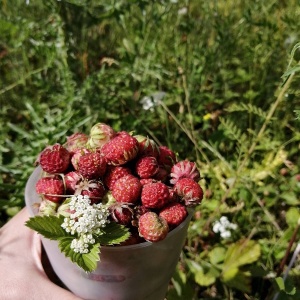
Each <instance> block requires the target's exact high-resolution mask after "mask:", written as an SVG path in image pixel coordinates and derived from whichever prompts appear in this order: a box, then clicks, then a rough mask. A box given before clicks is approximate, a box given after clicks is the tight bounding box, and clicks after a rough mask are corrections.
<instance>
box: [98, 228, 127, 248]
mask: <svg viewBox="0 0 300 300" xmlns="http://www.w3.org/2000/svg"><path fill="white" fill-rule="evenodd" d="M101 231H102V232H101V234H99V235H96V236H95V240H96V241H97V242H98V243H100V244H101V245H114V244H120V243H122V242H124V241H126V240H127V239H128V238H129V237H130V232H129V229H128V228H126V227H125V226H123V225H120V224H117V223H115V222H111V223H108V224H106V226H105V227H104V228H103V229H102V230H101Z"/></svg>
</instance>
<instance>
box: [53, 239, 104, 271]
mask: <svg viewBox="0 0 300 300" xmlns="http://www.w3.org/2000/svg"><path fill="white" fill-rule="evenodd" d="M73 239H74V237H72V236H68V237H61V238H59V239H58V246H59V249H60V251H61V252H62V253H64V254H65V256H66V257H68V258H70V259H71V261H72V262H74V263H76V264H77V265H78V266H79V267H80V268H82V269H83V270H84V271H86V272H92V271H94V270H95V269H96V268H97V262H98V261H99V260H100V244H99V243H97V244H94V245H93V246H92V247H91V249H90V252H89V253H76V252H75V251H74V250H73V249H71V242H72V240H73Z"/></svg>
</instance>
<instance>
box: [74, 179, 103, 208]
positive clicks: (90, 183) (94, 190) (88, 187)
mask: <svg viewBox="0 0 300 300" xmlns="http://www.w3.org/2000/svg"><path fill="white" fill-rule="evenodd" d="M105 193H106V190H105V187H104V185H103V183H102V182H101V181H100V180H87V179H84V180H82V181H80V182H79V184H78V185H76V190H75V193H74V194H75V195H83V196H85V195H86V196H89V198H90V199H91V202H92V203H99V202H100V200H101V199H102V198H103V197H104V195H105Z"/></svg>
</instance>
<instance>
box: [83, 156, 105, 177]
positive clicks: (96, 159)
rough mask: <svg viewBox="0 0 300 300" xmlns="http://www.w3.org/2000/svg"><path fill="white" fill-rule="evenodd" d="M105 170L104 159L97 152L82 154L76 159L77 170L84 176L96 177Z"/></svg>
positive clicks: (101, 174)
mask: <svg viewBox="0 0 300 300" xmlns="http://www.w3.org/2000/svg"><path fill="white" fill-rule="evenodd" d="M105 171H106V161H105V159H104V157H103V156H102V155H101V154H100V153H99V152H92V153H87V154H84V155H82V156H81V157H80V158H79V161H78V172H79V173H80V174H81V175H82V176H83V177H85V178H88V179H98V178H100V177H102V176H103V175H104V173H105Z"/></svg>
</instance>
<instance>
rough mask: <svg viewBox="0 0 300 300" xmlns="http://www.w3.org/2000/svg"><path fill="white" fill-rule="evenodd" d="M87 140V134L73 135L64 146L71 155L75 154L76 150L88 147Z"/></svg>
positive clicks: (78, 133)
mask: <svg viewBox="0 0 300 300" xmlns="http://www.w3.org/2000/svg"><path fill="white" fill-rule="evenodd" d="M87 140H88V136H87V135H86V134H84V133H80V132H77V133H73V134H72V135H70V136H68V137H67V142H66V143H65V144H64V146H65V147H66V149H67V150H68V151H69V152H70V153H71V154H74V153H75V151H76V150H79V149H82V148H85V147H86V143H87Z"/></svg>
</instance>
